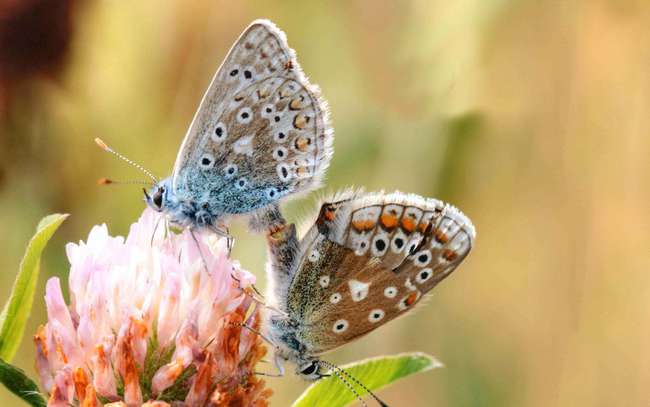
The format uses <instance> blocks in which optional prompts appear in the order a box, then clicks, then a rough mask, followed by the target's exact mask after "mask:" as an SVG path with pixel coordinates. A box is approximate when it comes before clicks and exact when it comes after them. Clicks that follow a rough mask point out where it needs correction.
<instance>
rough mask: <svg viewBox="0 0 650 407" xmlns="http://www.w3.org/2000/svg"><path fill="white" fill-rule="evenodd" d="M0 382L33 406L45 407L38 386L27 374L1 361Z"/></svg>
mask: <svg viewBox="0 0 650 407" xmlns="http://www.w3.org/2000/svg"><path fill="white" fill-rule="evenodd" d="M0 382H2V383H3V384H4V385H5V386H6V387H7V389H9V390H10V391H11V392H12V393H14V394H15V395H16V396H18V397H20V398H21V399H23V400H24V401H25V402H27V403H28V404H29V405H31V406H35V407H45V405H46V403H45V399H43V396H42V395H41V393H40V392H39V391H38V386H37V385H36V383H34V382H33V381H32V379H30V378H29V377H27V375H26V374H25V372H23V371H22V370H20V369H18V368H17V367H15V366H12V365H10V364H9V363H7V362H5V361H4V360H2V359H0Z"/></svg>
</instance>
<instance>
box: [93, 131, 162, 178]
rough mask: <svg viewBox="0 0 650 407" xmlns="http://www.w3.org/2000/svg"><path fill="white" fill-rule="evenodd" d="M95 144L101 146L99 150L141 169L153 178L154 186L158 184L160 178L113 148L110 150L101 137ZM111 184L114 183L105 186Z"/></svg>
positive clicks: (96, 139)
mask: <svg viewBox="0 0 650 407" xmlns="http://www.w3.org/2000/svg"><path fill="white" fill-rule="evenodd" d="M95 143H96V144H97V145H98V146H99V148H101V149H102V150H104V151H106V152H108V153H111V154H113V155H114V156H115V157H117V158H119V159H120V160H123V161H126V162H127V163H129V164H131V165H132V166H134V167H135V168H137V169H139V170H140V171H142V172H144V173H145V174H146V175H147V176H148V177H149V178H151V179H152V180H153V182H154V184H157V183H158V178H156V177H155V176H154V175H153V174H152V173H150V172H149V171H147V170H146V169H145V168H144V167H143V166H141V165H140V164H138V163H136V162H135V161H132V160H129V159H128V158H126V157H125V156H123V155H122V154H120V153H118V152H117V151H115V150H113V149H112V148H110V147H109V146H108V145H107V144H106V143H104V141H103V140H102V139H100V138H99V137H97V138H95ZM102 179H104V180H107V181H110V180H109V179H106V178H102ZM111 183H112V182H107V183H105V184H111Z"/></svg>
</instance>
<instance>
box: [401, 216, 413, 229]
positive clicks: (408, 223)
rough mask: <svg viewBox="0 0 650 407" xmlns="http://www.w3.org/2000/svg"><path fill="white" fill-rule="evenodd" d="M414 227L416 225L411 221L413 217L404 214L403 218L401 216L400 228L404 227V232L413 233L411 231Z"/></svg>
mask: <svg viewBox="0 0 650 407" xmlns="http://www.w3.org/2000/svg"><path fill="white" fill-rule="evenodd" d="M415 227H416V224H415V222H414V221H413V219H411V218H410V217H408V216H405V217H404V218H402V229H404V231H405V232H408V233H413V231H414V230H415Z"/></svg>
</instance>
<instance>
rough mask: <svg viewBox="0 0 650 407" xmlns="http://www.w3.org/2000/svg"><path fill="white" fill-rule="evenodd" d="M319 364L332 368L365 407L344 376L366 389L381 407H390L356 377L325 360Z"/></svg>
mask: <svg viewBox="0 0 650 407" xmlns="http://www.w3.org/2000/svg"><path fill="white" fill-rule="evenodd" d="M318 363H320V364H322V365H324V366H326V367H328V368H330V369H331V370H332V373H334V374H335V375H336V376H337V377H338V378H339V379H341V381H342V382H343V383H345V384H346V385H347V386H348V388H349V389H350V390H351V391H352V393H354V395H355V396H357V399H359V401H361V403H362V404H363V405H365V404H366V403H364V402H363V400H361V398H360V397H359V395H358V394H357V392H356V391H354V389H353V388H351V387H352V386H351V385H350V384H349V383H348V382H347V381H346V380H345V379H344V378H343V376H345V377H347V378H348V380H351V381H353V382H354V383H356V384H357V386H359V387H361V388H362V389H364V390H365V391H366V392H367V393H368V394H370V395H371V396H372V398H373V399H375V401H377V403H379V405H380V406H382V407H388V404H386V403H384V402H383V400H382V399H380V398H379V397H377V395H376V394H375V393H373V392H372V391H371V390H370V389H369V388H367V387H366V386H365V385H364V384H363V383H361V382H360V381H359V380H358V379H357V378H356V377H354V376H352V375H351V374H350V373H348V372H346V371H345V370H343V369H341V368H340V367H338V366H336V365H335V364H334V363H330V362H327V361H324V360H319V361H318Z"/></svg>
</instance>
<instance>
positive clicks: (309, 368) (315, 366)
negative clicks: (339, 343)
mask: <svg viewBox="0 0 650 407" xmlns="http://www.w3.org/2000/svg"><path fill="white" fill-rule="evenodd" d="M317 371H318V362H316V361H313V362H312V363H311V364H310V365H309V366H307V367H306V368H304V369H303V370H301V371H300V373H301V374H304V375H306V376H311V375H313V374H314V373H316V372H317Z"/></svg>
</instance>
